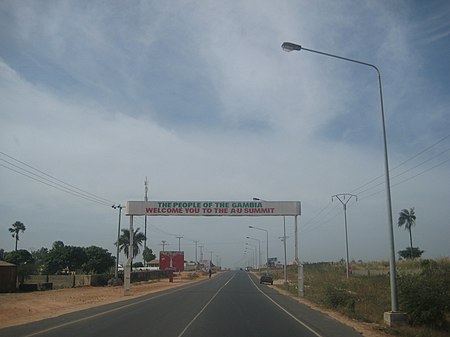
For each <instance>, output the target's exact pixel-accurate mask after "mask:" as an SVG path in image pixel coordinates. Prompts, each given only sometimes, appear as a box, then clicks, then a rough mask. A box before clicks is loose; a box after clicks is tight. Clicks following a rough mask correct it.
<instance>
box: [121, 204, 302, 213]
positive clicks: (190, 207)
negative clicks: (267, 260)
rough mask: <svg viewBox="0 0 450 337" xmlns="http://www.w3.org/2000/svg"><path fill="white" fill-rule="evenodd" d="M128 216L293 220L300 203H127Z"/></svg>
mask: <svg viewBox="0 0 450 337" xmlns="http://www.w3.org/2000/svg"><path fill="white" fill-rule="evenodd" d="M126 214H127V215H147V216H177V215H178V216H280V215H281V216H291V215H292V216H295V215H300V201H128V202H127V208H126Z"/></svg>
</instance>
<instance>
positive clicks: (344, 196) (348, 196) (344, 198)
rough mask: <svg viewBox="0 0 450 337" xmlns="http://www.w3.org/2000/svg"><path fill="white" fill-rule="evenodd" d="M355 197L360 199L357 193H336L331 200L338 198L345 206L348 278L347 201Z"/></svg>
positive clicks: (348, 268)
mask: <svg viewBox="0 0 450 337" xmlns="http://www.w3.org/2000/svg"><path fill="white" fill-rule="evenodd" d="M353 197H355V198H356V200H358V197H357V196H356V195H354V194H350V193H341V194H335V195H333V196H332V197H331V201H333V199H334V198H336V199H338V200H339V201H340V202H341V204H342V206H343V207H344V222H345V252H346V260H345V269H346V271H347V278H349V275H350V262H349V256H348V232H347V203H348V202H349V201H350V199H351V198H353Z"/></svg>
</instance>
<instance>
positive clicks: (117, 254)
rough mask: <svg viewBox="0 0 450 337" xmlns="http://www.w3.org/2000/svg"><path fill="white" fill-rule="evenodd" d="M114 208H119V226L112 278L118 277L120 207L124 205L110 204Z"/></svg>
mask: <svg viewBox="0 0 450 337" xmlns="http://www.w3.org/2000/svg"><path fill="white" fill-rule="evenodd" d="M111 207H112V208H114V209H117V208H118V209H119V227H118V229H117V252H116V270H115V271H114V278H115V279H118V278H119V239H120V219H121V217H122V208H124V207H125V206H122V205H120V204H119V205H117V206H116V205H112V206H111Z"/></svg>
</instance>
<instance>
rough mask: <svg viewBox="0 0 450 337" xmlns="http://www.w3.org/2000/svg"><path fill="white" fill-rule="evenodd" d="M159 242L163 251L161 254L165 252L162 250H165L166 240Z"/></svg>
mask: <svg viewBox="0 0 450 337" xmlns="http://www.w3.org/2000/svg"><path fill="white" fill-rule="evenodd" d="M161 242H162V246H163V249H162V251H163V252H165V251H166V250H165V249H164V248H165V246H166V242H167V241H166V240H161Z"/></svg>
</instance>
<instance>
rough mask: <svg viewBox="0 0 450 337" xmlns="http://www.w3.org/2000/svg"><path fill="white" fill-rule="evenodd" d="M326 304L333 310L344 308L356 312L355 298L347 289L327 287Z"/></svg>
mask: <svg viewBox="0 0 450 337" xmlns="http://www.w3.org/2000/svg"><path fill="white" fill-rule="evenodd" d="M325 304H326V305H327V306H329V307H331V308H333V309H337V308H338V307H342V308H346V309H348V310H350V311H351V312H355V298H354V296H352V295H351V294H350V292H349V291H347V290H346V289H342V288H336V287H333V286H329V287H327V288H326V289H325Z"/></svg>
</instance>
